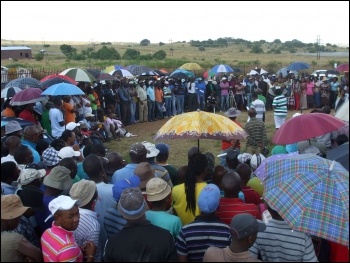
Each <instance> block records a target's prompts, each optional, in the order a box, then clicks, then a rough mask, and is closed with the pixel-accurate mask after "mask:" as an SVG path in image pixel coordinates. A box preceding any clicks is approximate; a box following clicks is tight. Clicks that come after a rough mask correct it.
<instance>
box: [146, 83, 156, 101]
mask: <svg viewBox="0 0 350 263" xmlns="http://www.w3.org/2000/svg"><path fill="white" fill-rule="evenodd" d="M146 92H147V96H148V97H149V99H150V100H151V101H155V100H156V96H155V95H154V89H153V86H149V87H148V88H147V91H146Z"/></svg>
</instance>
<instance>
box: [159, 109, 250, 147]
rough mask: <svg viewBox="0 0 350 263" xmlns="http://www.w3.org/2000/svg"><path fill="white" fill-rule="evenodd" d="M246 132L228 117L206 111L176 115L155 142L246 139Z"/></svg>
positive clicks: (162, 129)
mask: <svg viewBox="0 0 350 263" xmlns="http://www.w3.org/2000/svg"><path fill="white" fill-rule="evenodd" d="M246 137H247V134H246V132H245V131H244V130H243V128H241V127H240V126H238V125H237V124H236V123H234V122H233V121H232V120H230V119H229V118H228V117H225V116H222V115H219V114H215V113H209V112H205V111H200V110H197V111H193V112H188V113H184V114H180V115H176V116H175V117H172V118H171V119H170V120H168V121H167V122H166V123H165V124H164V125H163V126H162V127H161V128H160V129H159V131H158V132H157V133H156V135H155V136H154V138H153V139H154V140H155V141H159V140H171V139H198V146H199V139H213V140H233V139H240V140H241V139H244V138H246Z"/></svg>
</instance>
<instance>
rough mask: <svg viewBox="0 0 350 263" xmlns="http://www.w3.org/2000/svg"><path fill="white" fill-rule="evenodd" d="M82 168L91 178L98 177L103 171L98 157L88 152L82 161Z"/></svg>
mask: <svg viewBox="0 0 350 263" xmlns="http://www.w3.org/2000/svg"><path fill="white" fill-rule="evenodd" d="M83 169H84V171H85V173H86V174H87V175H88V176H89V177H90V178H91V179H93V178H95V179H96V178H99V177H100V176H101V172H103V165H102V161H101V159H100V157H98V156H97V155H96V154H89V155H88V156H87V157H86V158H85V159H84V161H83Z"/></svg>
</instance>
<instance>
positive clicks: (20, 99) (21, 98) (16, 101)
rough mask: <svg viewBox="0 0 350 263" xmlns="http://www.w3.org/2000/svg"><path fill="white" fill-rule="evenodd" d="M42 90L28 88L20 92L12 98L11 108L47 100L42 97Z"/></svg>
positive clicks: (45, 97)
mask: <svg viewBox="0 0 350 263" xmlns="http://www.w3.org/2000/svg"><path fill="white" fill-rule="evenodd" d="M42 92H43V91H42V90H41V89H38V88H28V89H24V90H21V91H20V92H18V93H16V94H15V96H13V97H12V99H11V101H10V104H11V105H12V106H21V105H26V104H30V103H36V102H38V101H43V100H48V99H49V98H48V97H47V96H43V95H42Z"/></svg>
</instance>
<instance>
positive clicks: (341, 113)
mask: <svg viewBox="0 0 350 263" xmlns="http://www.w3.org/2000/svg"><path fill="white" fill-rule="evenodd" d="M334 116H335V117H337V118H338V119H341V120H343V121H347V122H349V100H345V101H344V102H343V104H342V105H341V106H340V107H339V109H337V111H336V113H335V115H334Z"/></svg>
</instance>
